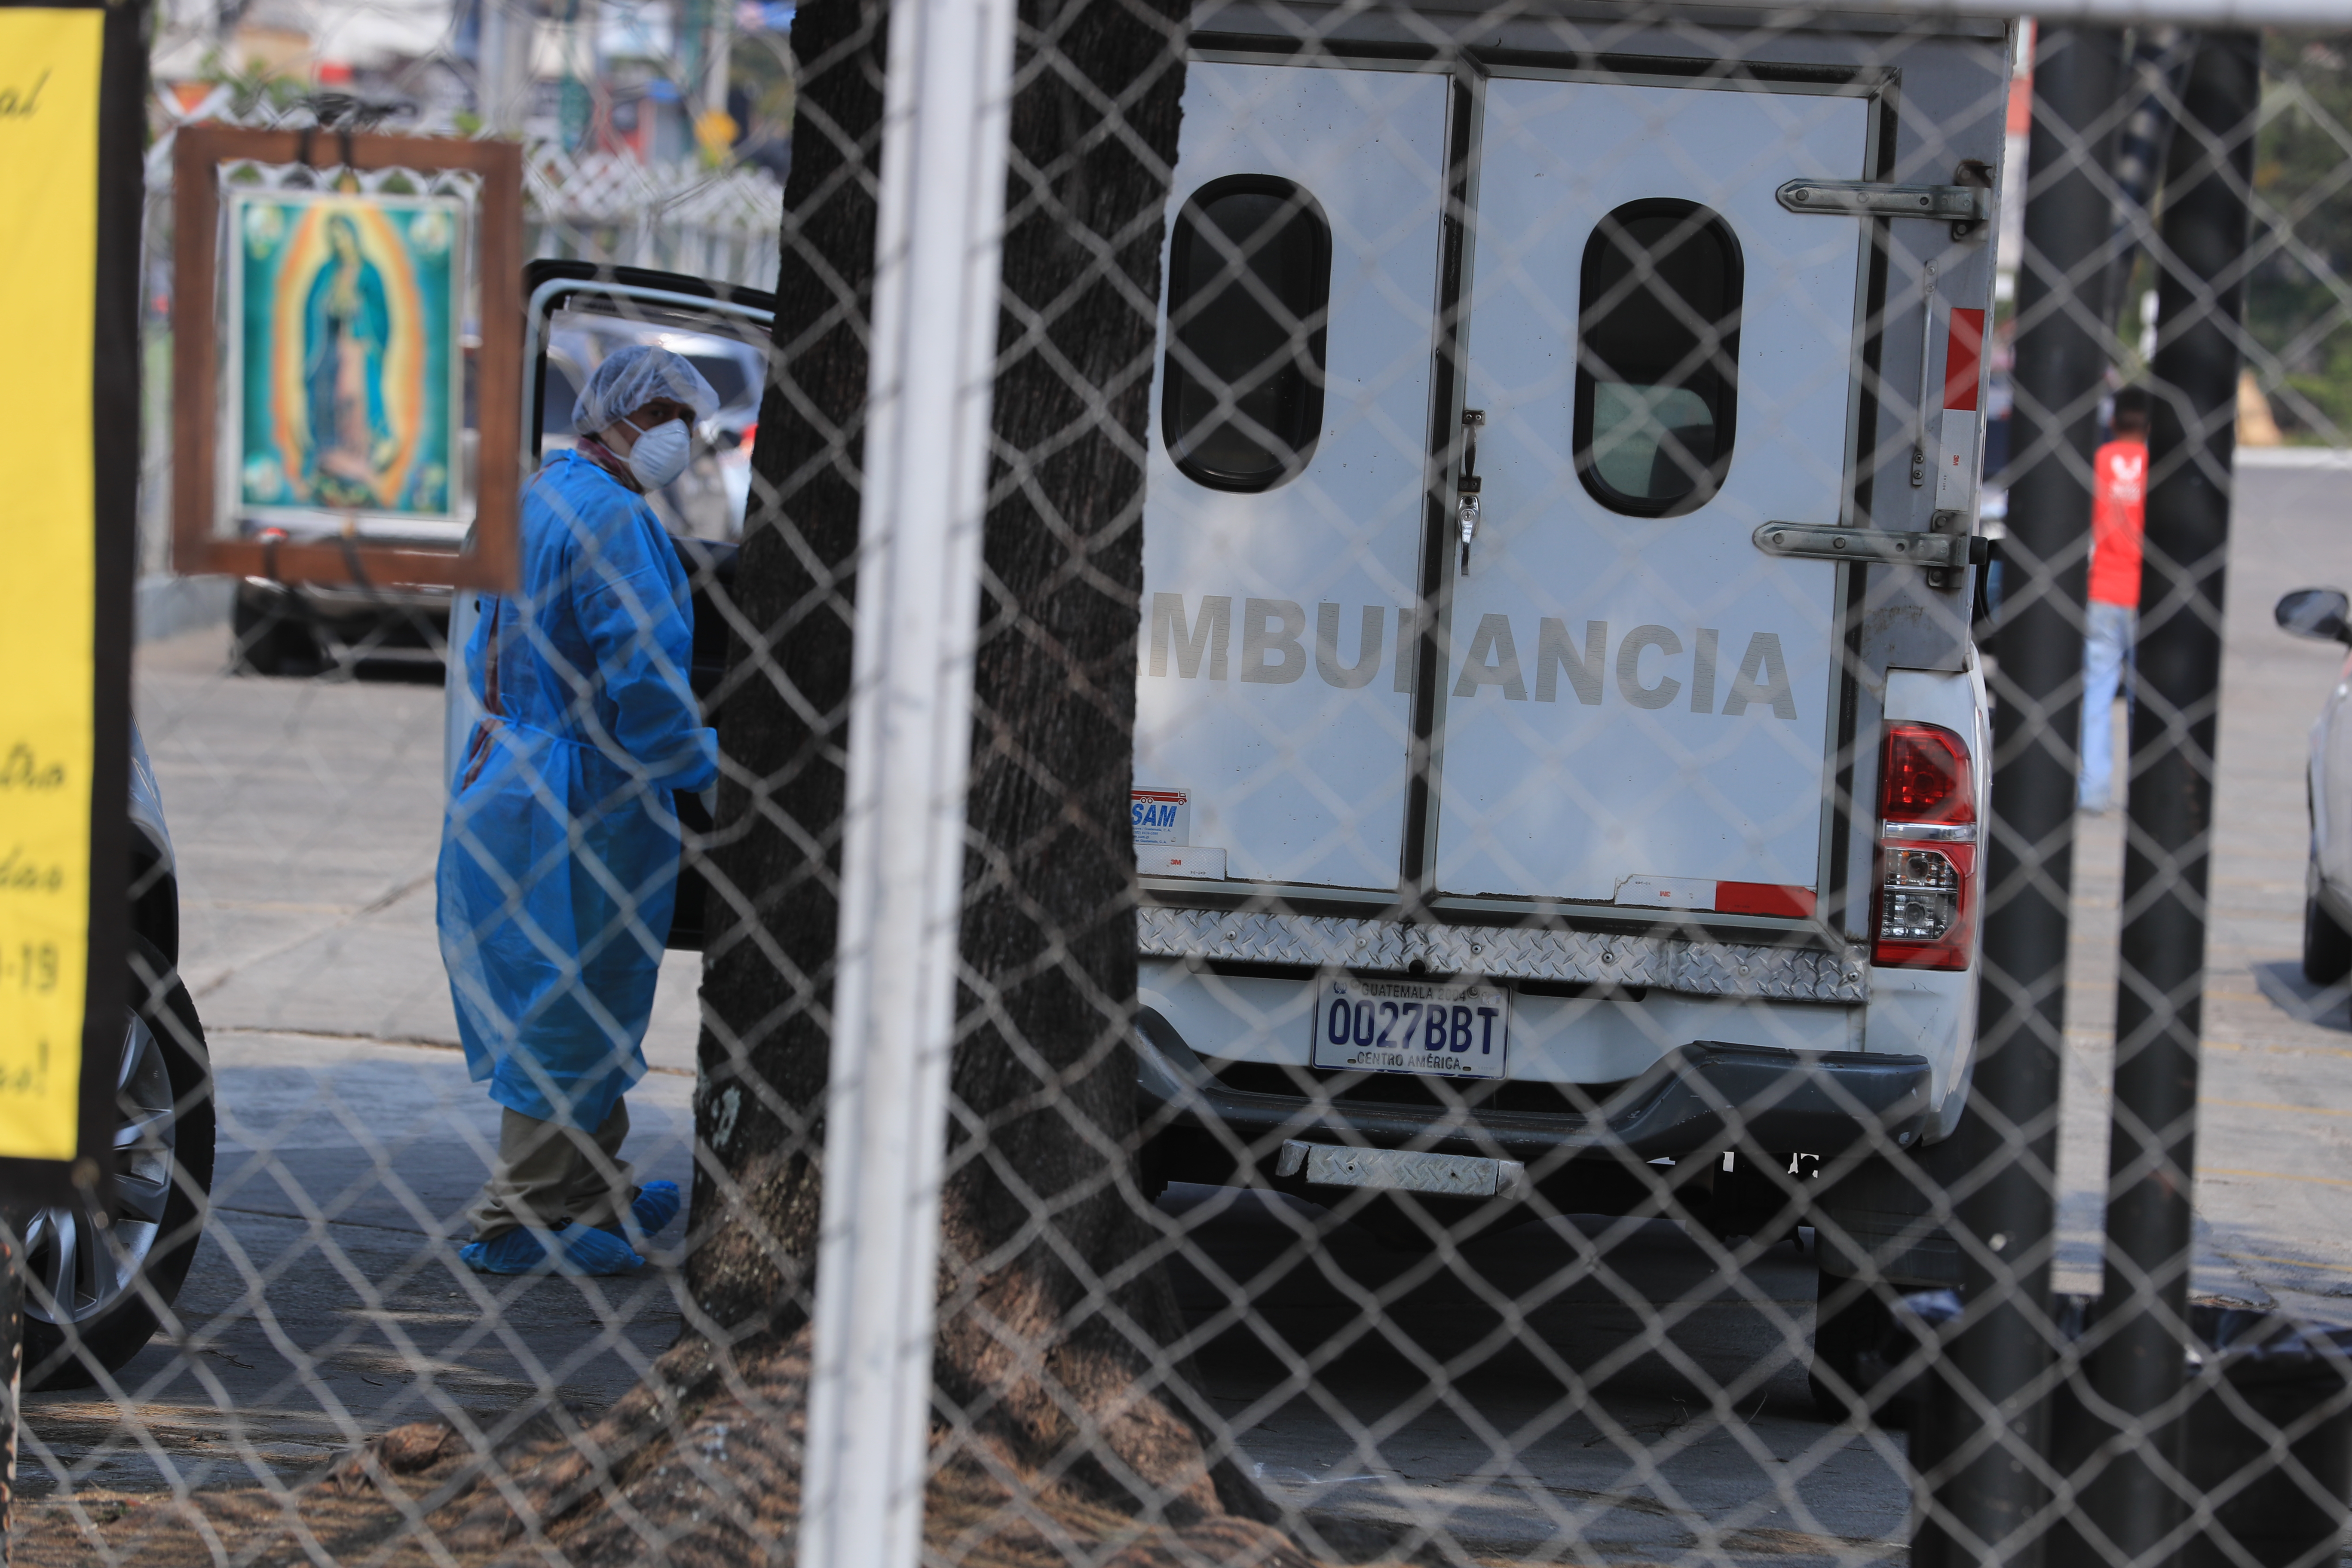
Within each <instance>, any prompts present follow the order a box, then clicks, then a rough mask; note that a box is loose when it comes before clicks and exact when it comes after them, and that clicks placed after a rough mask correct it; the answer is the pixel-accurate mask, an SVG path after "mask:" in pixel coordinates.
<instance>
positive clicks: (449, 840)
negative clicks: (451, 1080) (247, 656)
mask: <svg viewBox="0 0 2352 1568" xmlns="http://www.w3.org/2000/svg"><path fill="white" fill-rule="evenodd" d="M480 602H481V606H482V614H481V616H480V618H479V620H478V621H477V622H476V624H475V626H474V635H473V637H471V638H470V639H468V641H467V645H466V679H467V684H468V685H469V686H471V687H472V688H473V692H474V696H475V699H476V700H478V701H479V702H480V703H481V705H482V709H483V714H484V717H483V718H482V720H481V721H480V722H479V723H478V724H477V725H476V726H475V729H474V732H473V734H472V736H471V737H470V738H469V739H468V742H467V751H466V763H465V765H464V767H463V768H462V769H461V770H460V773H459V775H458V784H457V788H456V792H455V793H454V795H452V796H451V798H450V801H449V809H448V813H447V816H446V817H445V818H444V820H443V824H442V831H441V859H440V865H439V869H438V874H437V878H436V880H437V883H438V892H439V896H440V911H439V913H440V929H441V953H442V958H443V961H444V962H445V963H446V964H447V965H448V970H449V988H450V991H451V993H452V994H454V996H455V997H456V1000H457V1031H458V1035H459V1037H460V1038H461V1039H462V1040H463V1041H464V1042H465V1047H466V1063H467V1067H468V1068H470V1069H471V1070H472V1072H473V1075H474V1077H475V1079H477V1080H480V1079H488V1080H489V1082H490V1098H491V1099H492V1100H497V1101H498V1102H499V1104H500V1105H504V1106H508V1107H509V1108H511V1109H513V1110H519V1111H520V1112H522V1113H523V1114H524V1115H526V1116H532V1117H537V1118H538V1119H539V1120H541V1121H562V1122H566V1123H569V1124H570V1125H572V1126H574V1127H581V1128H586V1129H590V1130H593V1129H594V1128H595V1127H596V1126H597V1125H598V1124H599V1123H601V1122H602V1121H604V1118H605V1116H606V1115H608V1114H609V1113H610V1112H611V1110H612V1109H613V1104H614V1101H615V1100H618V1099H619V1098H620V1097H621V1094H622V1092H623V1091H624V1090H625V1089H627V1088H628V1087H629V1085H630V1084H632V1083H635V1081H636V1080H637V1079H639V1078H641V1077H643V1076H644V1074H645V1070H646V1058H645V1052H644V1049H643V1045H644V1041H645V1035H646V1021H647V1019H648V1018H649V1017H650V1016H651V1015H652V1012H653V1002H654V982H655V980H656V976H657V975H658V973H659V972H660V966H661V955H662V949H663V946H664V944H665V943H666V942H667V941H668V938H669V922H670V914H671V911H672V910H673V908H674V907H675V904H676V901H677V861H678V829H677V815H676V812H675V809H674V804H673V801H672V792H673V791H677V790H688V791H691V790H698V789H703V788H707V787H708V786H709V784H710V783H711V782H712V781H713V780H714V779H715V778H716V777H717V776H718V771H719V738H718V733H717V731H713V730H709V729H707V728H705V727H704V725H703V723H702V717H701V711H700V709H699V706H698V703H697V702H696V700H695V697H694V692H693V689H692V688H691V687H690V686H689V685H688V679H687V677H688V670H689V669H690V668H691V667H692V650H693V630H694V627H693V619H692V615H693V611H692V601H691V599H690V597H689V595H688V587H687V579H686V574H685V572H684V570H683V569H682V568H681V567H680V566H679V564H678V561H677V552H676V551H675V550H674V549H672V547H671V545H670V542H669V540H668V537H667V535H666V534H665V533H664V532H663V531H662V526H661V522H660V520H659V519H658V518H656V516H655V515H654V510H653V509H652V508H651V507H649V506H647V505H646V502H645V500H644V499H643V498H642V497H640V496H638V495H636V494H635V493H633V492H632V491H631V490H629V489H627V488H626V487H625V486H624V485H622V484H621V483H620V482H619V481H618V480H617V479H614V478H613V477H612V476H611V475H610V474H608V473H606V472H605V471H604V469H602V468H598V467H597V466H596V465H595V464H594V463H593V462H592V461H590V460H589V459H588V458H583V457H581V456H579V455H577V454H575V453H569V452H566V453H562V454H559V455H558V456H556V457H554V458H551V459H550V460H549V461H548V463H547V464H546V466H545V467H544V468H541V470H540V472H539V475H538V477H537V478H536V479H533V480H532V482H531V485H530V489H529V490H528V492H527V493H526V494H525V497H524V500H523V510H522V586H521V591H520V593H519V594H517V595H513V596H511V597H499V596H495V595H487V594H486V595H482V598H481V601H480Z"/></svg>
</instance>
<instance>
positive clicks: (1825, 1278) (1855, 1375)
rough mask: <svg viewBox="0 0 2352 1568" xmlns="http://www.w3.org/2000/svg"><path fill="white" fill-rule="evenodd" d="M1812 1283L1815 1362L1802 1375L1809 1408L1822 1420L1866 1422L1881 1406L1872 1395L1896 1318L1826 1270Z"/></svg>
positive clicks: (1869, 1294) (1860, 1287)
mask: <svg viewBox="0 0 2352 1568" xmlns="http://www.w3.org/2000/svg"><path fill="white" fill-rule="evenodd" d="M1814 1278H1815V1279H1816V1280H1817V1281H1818V1283H1817V1284H1816V1285H1815V1287H1814V1297H1815V1305H1814V1308H1813V1363H1812V1366H1811V1368H1810V1369H1809V1371H1808V1373H1807V1375H1806V1382H1807V1383H1808V1384H1810V1385H1811V1389H1812V1392H1813V1408H1814V1409H1816V1410H1818V1411H1819V1412H1820V1413H1821V1416H1822V1420H1824V1421H1831V1422H1838V1421H1847V1420H1853V1419H1857V1418H1859V1419H1862V1420H1865V1421H1866V1420H1869V1419H1871V1418H1872V1416H1871V1411H1872V1407H1873V1406H1874V1405H1877V1404H1879V1403H1881V1402H1880V1401H1879V1400H1877V1399H1876V1398H1874V1395H1873V1391H1874V1389H1875V1388H1876V1387H1877V1384H1879V1382H1880V1381H1881V1380H1882V1379H1883V1378H1884V1377H1885V1374H1886V1361H1885V1353H1884V1346H1885V1341H1886V1335H1887V1331H1888V1330H1889V1329H1891V1328H1892V1327H1893V1326H1894V1321H1895V1320H1894V1314H1893V1313H1892V1312H1890V1311H1889V1310H1887V1307H1886V1304H1885V1302H1884V1301H1882V1300H1879V1295H1878V1292H1877V1291H1876V1290H1874V1289H1871V1288H1870V1287H1869V1286H1867V1285H1864V1284H1862V1283H1860V1282H1859V1281H1856V1280H1853V1279H1845V1278H1843V1276H1840V1275H1836V1274H1832V1273H1830V1272H1829V1271H1827V1270H1826V1269H1816V1270H1815V1271H1814ZM1825 1373H1826V1374H1827V1375H1824V1374H1825ZM1879 1419H1880V1421H1881V1424H1882V1425H1896V1424H1898V1423H1895V1422H1891V1421H1888V1420H1886V1418H1885V1415H1881V1416H1880V1417H1879Z"/></svg>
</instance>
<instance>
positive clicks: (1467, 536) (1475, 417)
mask: <svg viewBox="0 0 2352 1568" xmlns="http://www.w3.org/2000/svg"><path fill="white" fill-rule="evenodd" d="M1485 426H1486V410H1485V409H1483V408H1465V409H1464V410H1463V411H1462V470H1461V472H1460V474H1459V475H1457V476H1456V478H1455V480H1454V489H1455V495H1454V523H1455V525H1456V526H1457V527H1459V528H1460V529H1461V531H1462V568H1461V573H1462V575H1463V576H1465V577H1467V576H1468V575H1470V542H1471V541H1472V540H1474V539H1475V538H1477V537H1478V512H1479V506H1478V492H1479V490H1480V489H1481V488H1482V484H1481V481H1480V479H1479V478H1478V432H1479V431H1480V430H1481V429H1483V428H1484V427H1485Z"/></svg>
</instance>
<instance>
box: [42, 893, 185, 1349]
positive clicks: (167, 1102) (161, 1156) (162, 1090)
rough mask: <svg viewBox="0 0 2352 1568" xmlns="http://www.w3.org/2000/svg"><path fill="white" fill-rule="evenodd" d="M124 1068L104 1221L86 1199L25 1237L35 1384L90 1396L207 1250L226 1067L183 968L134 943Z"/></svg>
mask: <svg viewBox="0 0 2352 1568" xmlns="http://www.w3.org/2000/svg"><path fill="white" fill-rule="evenodd" d="M130 969H131V973H130V974H129V976H128V977H127V985H126V989H127V991H128V994H129V996H130V1003H131V1005H130V1010H129V1016H128V1018H127V1019H126V1020H125V1029H124V1037H123V1057H122V1060H121V1065H120V1068H119V1069H118V1071H117V1073H116V1075H115V1095H116V1112H115V1124H114V1161H115V1174H116V1180H115V1183H114V1193H113V1196H112V1201H111V1203H110V1205H108V1207H107V1209H106V1212H105V1215H104V1216H103V1217H104V1223H103V1224H101V1223H100V1214H99V1211H98V1210H97V1208H96V1207H95V1206H93V1205H90V1204H89V1203H88V1202H87V1201H84V1200H82V1199H79V1198H77V1200H76V1201H75V1202H73V1203H70V1204H67V1205H61V1206H59V1207H57V1208H49V1209H43V1210H41V1211H40V1212H39V1213H38V1214H37V1215H35V1216H34V1219H33V1223H32V1226H31V1228H30V1229H28V1230H27V1231H26V1236H25V1264H26V1274H27V1275H28V1276H29V1277H30V1279H31V1281H32V1284H33V1289H30V1290H28V1291H27V1292H26V1301H25V1318H24V1324H25V1357H24V1368H25V1380H26V1386H27V1387H29V1388H36V1389H41V1388H84V1387H88V1386H89V1384H93V1383H95V1382H97V1381H98V1374H99V1370H100V1368H103V1369H104V1370H105V1371H107V1372H109V1373H112V1372H115V1371H117V1370H119V1369H120V1368H121V1366H122V1365H123V1363H126V1362H128V1361H129V1360H130V1359H131V1357H132V1356H135V1355H137V1354H138V1353H139V1352H140V1351H141V1350H142V1349H144V1348H145V1347H146V1344H147V1342H148V1341H149V1340H152V1339H153V1338H154V1337H155V1330H156V1328H157V1327H158V1325H159V1323H160V1322H161V1314H162V1312H163V1310H165V1309H167V1308H169V1307H170V1305H171V1304H172V1302H173V1301H174V1300H177V1299H178V1297H179V1294H180V1287H181V1286H182V1285H183V1284H184V1283H186V1281H187V1278H188V1268H189V1266H190V1265H191V1264H192V1263H194V1261H195V1257H196V1244H197V1243H198V1242H199V1241H200V1240H202V1239H203V1235H204V1225H205V1210H206V1208H207V1207H208V1205H209V1199H210V1194H211V1192H212V1184H213V1140H214V1115H213V1074H212V1058H211V1055H210V1053H209V1052H207V1051H206V1050H205V1032H204V1026H203V1025H202V1024H200V1023H199V1022H198V1021H197V1019H196V1007H195V1004H194V1002H192V1001H190V1000H189V999H188V992H187V988H186V987H185V986H184V985H182V984H180V979H179V976H178V974H177V973H174V971H173V967H172V964H171V963H170V961H169V960H167V959H165V958H164V956H163V954H162V953H161V952H158V951H156V949H155V948H154V946H153V945H152V944H151V943H149V942H147V941H146V940H145V939H143V938H142V937H139V936H135V935H134V936H132V937H131V965H130Z"/></svg>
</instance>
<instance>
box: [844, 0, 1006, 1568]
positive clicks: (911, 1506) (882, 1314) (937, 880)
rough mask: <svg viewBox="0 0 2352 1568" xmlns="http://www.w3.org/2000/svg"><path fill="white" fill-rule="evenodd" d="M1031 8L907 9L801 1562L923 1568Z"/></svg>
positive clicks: (863, 531)
mask: <svg viewBox="0 0 2352 1568" xmlns="http://www.w3.org/2000/svg"><path fill="white" fill-rule="evenodd" d="M1012 79H1013V0H894V3H893V5H891V8H890V22H889V65H888V70H887V81H886V83H885V87H884V103H883V137H882V182H881V200H880V207H881V211H880V216H879V221H878V226H877V236H876V274H875V280H874V319H873V336H872V340H871V342H872V349H871V355H872V357H871V365H872V369H871V374H870V380H869V386H870V389H871V390H870V391H869V393H868V395H867V405H866V448H865V458H864V468H865V482H864V494H863V500H862V510H861V513H860V518H859V546H860V547H859V556H858V565H857V611H856V631H855V636H856V642H855V650H854V653H853V664H852V682H853V684H852V689H851V696H850V716H849V735H850V740H849V765H848V773H849V778H848V794H847V805H846V811H845V819H844V826H843V845H842V873H841V917H840V919H841V934H840V940H839V948H838V952H839V961H838V962H839V969H838V979H837V981H836V983H835V990H834V1034H833V1050H832V1066H831V1079H830V1082H829V1085H828V1088H827V1092H826V1099H825V1149H824V1210H823V1216H822V1230H821V1232H820V1235H819V1237H818V1247H817V1290H816V1310H815V1348H814V1366H813V1369H812V1372H811V1375H810V1379H809V1396H808V1398H809V1414H808V1447H807V1450H806V1457H805V1462H804V1470H803V1487H804V1489H803V1511H802V1517H801V1540H800V1562H801V1563H802V1568H913V1564H914V1563H915V1562H916V1561H917V1559H918V1557H919V1553H920V1551H921V1545H922V1524H923V1484H924V1477H925V1474H926V1470H927V1459H928V1447H929V1445H928V1436H929V1428H930V1393H931V1391H930V1367H931V1332H932V1312H933V1300H932V1295H933V1289H934V1285H933V1280H934V1275H935V1272H936V1264H937V1257H938V1247H939V1237H938V1228H939V1182H940V1164H941V1163H942V1159H943V1156H944V1152H945V1145H946V1139H947V1119H946V1101H947V1083H948V1054H949V1044H950V1035H951V1032H952V1028H953V1023H954V1007H955V977H956V956H957V945H956V939H957V929H958V919H957V917H958V911H959V910H960V907H961V888H962V880H963V862H964V837H965V834H964V820H965V816H964V783H965V777H966V773H967V769H968V767H969V764H970V760H971V666H972V650H973V645H974V640H975V637H976V636H977V626H978V621H979V613H980V560H981V521H982V513H983V510H984V502H985V495H986V487H987V474H988V437H989V412H990V390H991V377H992V370H993V366H994V363H995V353H996V331H997V295H998V287H999V281H1000V274H999V255H1000V248H1001V244H1002V237H1003V226H1004V181H1005V159H1006V137H1007V132H1008V127H1009V113H1010V106H1011V96H1012Z"/></svg>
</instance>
